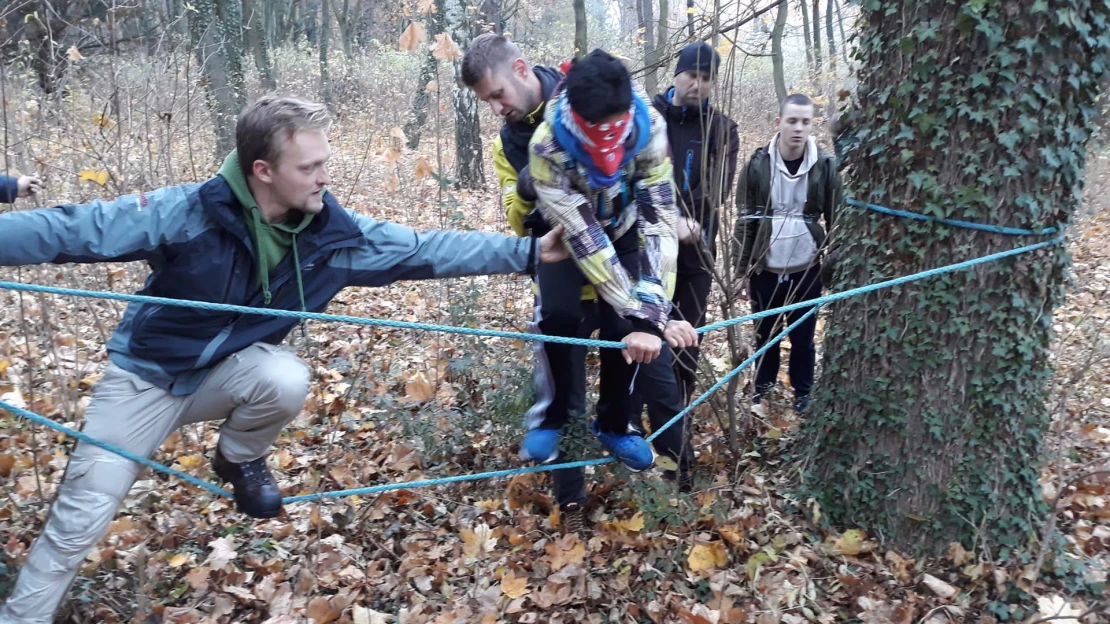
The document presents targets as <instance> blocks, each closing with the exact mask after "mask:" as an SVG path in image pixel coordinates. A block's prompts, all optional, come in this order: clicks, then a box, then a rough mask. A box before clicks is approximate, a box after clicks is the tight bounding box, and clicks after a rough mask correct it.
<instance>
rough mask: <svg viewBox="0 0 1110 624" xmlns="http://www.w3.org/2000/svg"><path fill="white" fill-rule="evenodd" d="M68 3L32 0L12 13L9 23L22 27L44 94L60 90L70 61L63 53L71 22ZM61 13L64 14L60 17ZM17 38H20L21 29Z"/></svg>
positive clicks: (16, 39)
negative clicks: (59, 85)
mask: <svg viewBox="0 0 1110 624" xmlns="http://www.w3.org/2000/svg"><path fill="white" fill-rule="evenodd" d="M69 4H70V3H69V2H54V3H50V2H46V0H41V1H39V2H30V3H28V4H27V5H26V6H25V7H23V8H22V9H21V10H18V11H17V12H15V14H12V15H9V17H8V20H9V23H15V25H16V28H19V27H20V26H22V28H23V36H25V37H26V39H27V43H28V44H29V47H30V49H31V50H32V53H33V54H34V56H33V57H32V58H31V67H32V68H33V69H34V70H35V75H36V77H37V78H38V83H39V88H40V89H42V92H43V93H48V94H49V93H54V92H55V91H57V88H58V83H59V82H60V81H61V79H62V76H63V75H64V74H65V70H66V66H67V64H68V63H67V60H66V56H65V54H62V53H61V52H62V42H61V39H62V35H63V34H65V31H66V27H67V26H68V24H69V22H68V20H67V19H65V18H66V15H67V13H68V10H69ZM59 16H61V17H60V18H59ZM15 41H17V42H18V41H19V34H18V31H17V33H16V37H15Z"/></svg>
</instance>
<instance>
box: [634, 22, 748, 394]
mask: <svg viewBox="0 0 1110 624" xmlns="http://www.w3.org/2000/svg"><path fill="white" fill-rule="evenodd" d="M720 63H721V57H720V55H718V54H717V52H716V50H714V49H713V48H711V47H709V45H708V44H706V43H702V42H699V43H691V44H690V45H688V46H686V47H685V48H683V49H682V52H680V53H679V55H678V64H677V65H676V66H675V70H674V86H672V87H671V88H670V89H668V90H667V91H665V92H663V93H660V94H659V95H657V96H655V100H654V101H653V102H652V104H653V105H654V106H655V110H657V111H659V114H660V115H662V116H663V119H665V120H666V122H667V139H668V141H669V142H670V145H671V155H672V158H674V161H675V162H674V177H675V188H676V191H677V194H678V209H679V211H680V215H679V220H678V239H679V246H678V280H677V286H676V288H675V293H674V312H672V314H671V316H672V317H673V318H678V319H682V320H685V321H689V322H690V323H691V324H692V325H693V326H694V327H701V326H702V325H704V324H705V311H706V304H707V301H708V299H709V290H710V287H711V286H712V283H713V271H712V268H713V265H714V263H715V261H716V255H717V228H718V225H719V224H720V212H719V208H720V206H721V203H722V202H724V201H725V199H726V198H727V196H728V194H729V193H730V192H731V191H732V179H733V177H734V176H735V174H736V157H737V154H738V152H739V150H740V141H739V139H738V138H737V133H736V124H735V123H733V121H732V120H731V119H729V118H728V117H725V116H724V115H723V114H721V113H720V112H719V111H717V109H715V108H713V107H712V106H710V104H709V94H710V92H711V91H712V90H713V83H714V81H715V80H716V79H717V68H718V66H719V65H720ZM699 355H700V353H699V349H698V346H697V345H696V344H695V345H694V346H692V347H689V348H686V349H682V350H680V351H678V352H677V353H676V354H675V375H676V376H677V377H678V385H679V389H680V390H681V392H682V396H683V399H684V400H685V402H686V403H689V402H690V400H691V399H692V398H693V395H694V382H695V380H696V377H697V370H698V357H699Z"/></svg>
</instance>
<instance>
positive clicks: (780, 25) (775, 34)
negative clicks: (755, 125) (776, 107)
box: [771, 2, 790, 104]
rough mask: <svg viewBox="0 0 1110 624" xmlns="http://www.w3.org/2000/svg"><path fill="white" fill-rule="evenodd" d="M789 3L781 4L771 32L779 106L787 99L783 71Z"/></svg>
mask: <svg viewBox="0 0 1110 624" xmlns="http://www.w3.org/2000/svg"><path fill="white" fill-rule="evenodd" d="M788 6H790V4H789V3H788V2H780V3H779V10H778V15H777V16H776V17H775V29H774V30H772V31H771V64H772V73H773V74H774V78H775V95H776V96H777V97H778V99H779V104H782V101H783V100H785V99H786V76H785V72H784V71H783V58H782V31H783V30H785V29H786V17H787V7H788Z"/></svg>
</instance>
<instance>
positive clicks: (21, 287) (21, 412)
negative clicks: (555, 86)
mask: <svg viewBox="0 0 1110 624" xmlns="http://www.w3.org/2000/svg"><path fill="white" fill-rule="evenodd" d="M911 214H912V213H911ZM1054 231H1055V230H1054ZM1063 240H1064V237H1063V236H1060V237H1057V238H1055V239H1053V240H1050V241H1044V242H1041V243H1036V244H1032V245H1026V246H1024V247H1019V248H1017V249H1012V250H1010V251H1004V252H999V253H995V254H990V255H987V256H982V257H980V258H975V259H972V260H966V261H964V262H959V263H956V264H951V265H948V266H944V267H938V268H935V269H929V270H926V271H921V272H919V273H915V274H912V275H907V276H903V277H899V278H895V279H891V280H887V281H885V282H879V283H876V284H871V285H869V286H863V287H860V288H854V289H851V290H846V291H843V292H839V293H833V294H830V295H825V296H823V297H819V298H817V299H813V300H810V301H803V302H799V303H796V304H791V305H787V306H783V307H780V308H775V309H771V310H765V311H763V312H759V313H756V314H750V315H747V316H743V317H739V318H734V319H727V320H724V321H720V322H717V323H712V324H710V325H706V326H705V327H703V328H701V329H699V330H698V331H699V333H704V332H708V331H712V330H715V329H721V328H724V327H730V326H732V325H736V324H738V323H742V322H746V321H750V320H755V319H759V318H764V317H767V316H772V315H777V314H782V313H785V312H790V311H793V310H798V309H803V308H810V309H809V310H808V311H807V312H806V313H805V314H804V315H802V317H801V318H799V319H797V320H796V321H795V322H794V323H791V324H790V325H789V326H788V327H787V328H786V329H784V330H783V331H782V332H781V333H779V334H778V335H777V336H775V337H774V338H773V339H772V340H770V341H768V342H767V344H765V345H764V346H763V347H761V348H760V349H758V350H757V351H756V352H755V353H753V354H752V355H751V356H749V357H748V358H747V359H745V360H744V361H743V362H742V363H741V364H740V365H739V366H737V367H736V368H735V369H733V370H732V371H730V372H729V373H728V374H726V375H724V376H723V377H722V378H721V379H720V380H718V381H717V383H715V384H714V385H713V386H712V387H710V388H709V389H708V390H706V391H705V392H704V393H703V394H702V395H701V396H699V397H698V398H697V399H695V400H694V401H693V402H691V403H690V405H688V406H687V407H686V408H685V409H683V410H682V411H681V412H679V413H678V414H676V415H675V416H674V417H673V418H671V420H669V421H668V422H667V423H665V424H664V425H663V426H662V427H660V428H659V429H658V430H656V431H655V432H653V433H652V434H651V435H650V436H648V438H647V440H648V441H649V442H650V441H652V440H654V439H655V438H656V437H658V436H659V435H660V434H661V433H662V432H663V431H665V430H667V429H668V428H669V427H671V426H672V425H674V424H675V423H677V422H679V421H680V420H681V419H682V418H683V417H684V416H686V415H687V414H689V413H690V411H691V410H692V409H694V408H695V407H697V406H698V405H700V404H701V403H703V402H704V401H706V400H707V399H708V398H709V396H710V395H712V394H713V393H714V392H716V391H717V390H719V389H720V388H721V387H723V386H724V385H725V384H727V383H728V382H729V381H730V380H731V379H732V378H734V377H735V376H736V375H738V374H739V373H740V372H741V371H743V370H744V369H746V368H747V367H749V366H751V364H752V363H753V362H755V361H756V359H758V358H759V357H760V356H762V355H763V354H764V353H765V352H766V351H767V350H768V349H770V348H771V347H772V346H773V345H775V344H777V343H778V342H779V341H781V340H782V339H783V338H785V337H786V336H787V335H788V334H789V333H790V331H791V330H793V329H794V328H795V327H797V326H798V325H799V324H800V323H802V322H803V321H804V320H806V319H807V318H809V317H810V316H813V315H814V314H816V313H817V310H818V309H819V308H820V307H821V306H822V305H825V304H827V303H830V302H833V301H839V300H841V299H846V298H849V297H853V296H857V295H862V294H865V293H869V292H873V291H876V290H879V289H882V288H889V287H891V286H896V285H899V284H904V283H908V282H912V281H916V280H920V279H925V278H927V277H932V276H935V275H940V274H943V273H951V272H953V271H959V270H962V269H966V268H969V267H972V266H976V265H979V264H983V263H986V262H992V261H995V260H999V259H1002V258H1007V257H1010V256H1016V255H1018V254H1022V253H1027V252H1030V251H1034V250H1036V249H1041V248H1044V247H1049V246H1051V245H1056V244H1059V243H1061V242H1063ZM0 288H3V289H8V290H17V291H29V292H42V293H49V294H58V295H71V296H79V297H87V298H98V299H113V300H119V301H138V302H143V303H157V304H161V305H173V306H180V307H191V308H199V309H207V310H222V311H231V312H240V313H243V314H265V315H270V316H281V317H292V318H303V319H313V320H322V321H338V322H347V323H353V324H358V325H373V326H385V327H398V328H405V329H417V330H425V331H442V332H448V333H456V334H466V335H477V336H494V337H504V338H516V339H521V340H544V341H547V342H560V343H564V344H574V345H585V346H598V347H615V348H621V347H623V346H624V345H623V344H622V343H615V342H611V341H601V340H587V339H582V338H568V337H561V336H541V335H537V334H523V333H517V332H504V331H497V330H484V329H474V328H469V327H454V326H448V325H433V324H427V323H409V322H404V321H392V320H386V319H373V318H364V317H356V316H345V315H332V314H322V313H315V312H293V311H289V310H276V309H265V308H250V307H246V306H235V305H229V304H221V303H211V302H202V301H186V300H179V299H167V298H163V297H149V296H145V295H126V294H122V293H111V292H100V291H89V290H77V289H68V288H56V287H53V286H41V285H37V284H20V283H15V282H0ZM0 409H2V410H5V411H8V412H9V413H12V414H15V415H16V416H20V417H22V418H26V419H27V420H30V421H32V422H34V423H38V424H41V425H43V426H45V427H48V428H50V429H53V430H55V431H59V432H61V433H64V434H66V435H69V436H71V437H74V438H76V439H78V440H81V441H83V442H88V443H89V444H93V445H95V446H97V447H100V448H102V449H104V450H107V451H109V452H111V453H114V454H116V455H119V456H120V457H123V458H125V459H128V460H131V461H134V462H137V463H139V464H142V465H144V466H148V467H150V468H152V469H154V470H157V471H159V472H162V473H165V474H168V475H171V476H174V477H178V478H180V479H182V480H184V481H186V482H188V483H191V484H193V485H196V486H198V487H200V488H203V489H205V490H207V491H209V492H211V493H213V494H215V495H217V496H225V497H227V496H230V494H229V493H228V492H227V491H226V490H224V489H222V488H220V487H218V486H216V485H214V484H212V483H208V482H206V481H203V480H201V479H198V478H196V477H193V476H191V475H188V474H185V473H183V472H181V471H179V470H174V469H173V468H170V467H168V466H165V465H163V464H159V463H157V462H154V461H151V460H150V459H148V458H145V457H142V456H139V455H136V454H134V453H131V452H130V451H127V450H125V449H122V448H119V447H117V446H115V445H112V444H109V443H107V442H104V441H102V440H99V439H96V438H94V437H92V436H89V435H87V434H85V433H83V432H80V431H77V430H74V429H71V428H69V427H66V426H64V425H61V424H58V423H56V422H54V421H52V420H50V419H49V418H46V417H44V416H40V415H38V414H35V413H34V412H30V411H27V410H25V409H22V408H19V407H16V406H14V405H11V404H9V403H6V402H3V401H0ZM613 461H614V460H613V458H611V457H607V458H598V459H589V460H583V461H576V462H568V463H562V464H553V465H541V466H526V467H521V468H511V469H507V470H498V471H492V472H482V473H475V474H466V475H456V476H452V477H442V478H438V479H425V480H420V481H409V482H401V483H389V484H383V485H376V486H372V487H365V488H353V489H347V490H335V491H331V492H317V493H314V494H305V495H300V496H290V497H286V498H285V499H283V500H284V502H285V503H297V502H306V501H315V500H322V499H327V498H340V497H344V496H354V495H363V494H374V493H379V492H386V491H390V490H399V489H410V488H418V487H428V486H434V485H443V484H447V483H456V482H459V481H472V480H477V479H486V478H494V477H504V476H513V475H518V474H527V473H532V472H546V471H550V470H558V469H562V468H578V467H585V466H596V465H601V464H607V463H611V462H613Z"/></svg>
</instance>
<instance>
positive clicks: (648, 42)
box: [636, 0, 659, 97]
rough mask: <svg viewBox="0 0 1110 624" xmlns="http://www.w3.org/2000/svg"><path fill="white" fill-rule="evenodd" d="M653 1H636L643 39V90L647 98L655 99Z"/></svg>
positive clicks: (657, 84)
mask: <svg viewBox="0 0 1110 624" xmlns="http://www.w3.org/2000/svg"><path fill="white" fill-rule="evenodd" d="M653 2H654V0H636V4H637V7H638V8H639V17H640V28H641V29H642V31H643V35H642V36H643V38H644V67H646V68H647V71H646V72H645V73H644V90H645V91H647V94H648V96H649V97H655V94H656V93H658V92H659V68H658V67H655V63H656V62H657V61H658V59H657V58H656V56H655V16H654V15H653V9H654V7H653V6H652V4H653Z"/></svg>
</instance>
